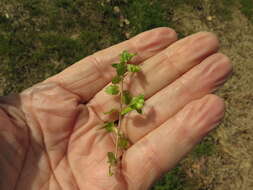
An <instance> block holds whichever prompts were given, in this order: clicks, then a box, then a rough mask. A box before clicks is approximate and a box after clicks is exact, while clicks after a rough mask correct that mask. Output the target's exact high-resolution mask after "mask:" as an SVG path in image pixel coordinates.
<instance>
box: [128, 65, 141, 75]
mask: <svg viewBox="0 0 253 190" xmlns="http://www.w3.org/2000/svg"><path fill="white" fill-rule="evenodd" d="M127 70H128V71H129V72H133V73H135V72H140V71H141V68H140V67H139V66H138V65H133V64H127Z"/></svg>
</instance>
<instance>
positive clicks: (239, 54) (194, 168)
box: [176, 4, 253, 190]
mask: <svg viewBox="0 0 253 190" xmlns="http://www.w3.org/2000/svg"><path fill="white" fill-rule="evenodd" d="M188 8H189V7H184V8H183V9H182V8H180V9H178V10H176V14H177V16H176V19H177V22H178V25H177V26H176V28H177V29H178V31H180V32H183V33H185V34H191V33H194V32H198V31H211V32H214V33H215V34H217V35H218V37H219V39H220V43H221V52H223V53H225V54H226V55H228V56H229V57H230V59H231V60H232V64H233V68H234V73H233V75H232V77H231V78H230V80H229V81H228V82H227V83H226V84H225V86H224V87H222V88H221V89H220V90H219V91H218V92H217V94H219V95H220V96H221V97H223V98H224V99H225V102H226V105H227V111H226V116H225V119H224V121H223V123H222V124H221V125H220V126H219V128H218V129H217V130H216V131H215V132H214V133H213V134H212V137H213V138H214V139H215V142H216V143H217V149H218V150H217V151H216V153H215V154H213V155H212V156H208V157H202V158H201V159H198V160H195V161H194V160H192V159H190V158H188V159H186V160H185V161H184V162H183V165H185V167H186V168H188V169H187V170H188V171H187V173H188V177H190V178H192V179H194V180H195V181H196V183H195V184H194V186H193V187H191V188H190V189H194V190H197V189H198V190H200V189H201V190H207V189H208V190H209V189H210V190H239V189H240V190H251V189H253V25H252V23H250V22H249V21H248V20H247V18H246V17H244V16H243V15H242V14H241V12H240V11H239V10H237V9H236V8H234V9H235V10H233V11H232V12H233V15H232V19H231V20H229V21H224V20H220V19H218V18H216V17H215V16H213V15H211V10H210V8H209V7H208V4H207V5H206V7H205V12H204V13H203V12H202V13H201V14H200V13H198V12H191V11H185V10H186V9H188ZM189 164H190V167H189ZM186 165H187V166H186Z"/></svg>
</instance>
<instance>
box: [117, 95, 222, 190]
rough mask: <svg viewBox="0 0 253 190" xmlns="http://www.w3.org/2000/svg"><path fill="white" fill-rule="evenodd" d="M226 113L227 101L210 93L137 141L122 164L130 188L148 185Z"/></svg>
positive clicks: (171, 165) (184, 153)
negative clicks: (225, 104)
mask: <svg viewBox="0 0 253 190" xmlns="http://www.w3.org/2000/svg"><path fill="white" fill-rule="evenodd" d="M223 114H224V103H223V101H222V100H221V99H220V98H218V97H217V96H215V95H207V96H205V97H204V98H202V99H200V100H196V101H193V102H191V103H190V104H188V105H187V106H186V107H185V108H184V109H183V110H181V111H180V112H179V113H177V114H176V115H175V116H174V117H173V118H171V119H169V120H167V121H166V122H165V123H163V124H162V125H161V126H160V127H159V128H157V129H155V130H154V131H152V132H151V133H149V134H148V135H147V136H145V137H144V138H143V139H141V140H140V141H139V142H137V143H136V144H135V145H133V146H132V147H131V148H130V149H128V151H127V152H126V154H125V155H124V157H123V166H122V168H123V172H124V173H125V174H126V175H127V183H128V184H129V185H130V186H129V189H136V190H137V189H148V187H149V186H150V185H151V184H152V183H153V182H154V180H155V179H157V178H158V177H159V176H160V175H161V174H162V173H164V172H166V171H168V170H169V169H171V168H173V167H174V166H175V165H176V164H177V163H178V162H179V161H180V160H181V159H182V158H183V157H184V156H185V155H186V154H187V153H188V152H189V151H190V150H191V149H192V148H193V147H194V146H195V145H196V144H197V143H198V142H199V141H200V140H201V139H202V137H204V136H205V135H207V133H208V132H209V131H211V130H212V129H213V128H214V127H215V126H216V125H217V124H218V123H219V122H220V120H221V118H222V117H223ZM136 171H139V172H136ZM131 185H133V186H131Z"/></svg>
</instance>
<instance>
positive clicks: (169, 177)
mask: <svg viewBox="0 0 253 190" xmlns="http://www.w3.org/2000/svg"><path fill="white" fill-rule="evenodd" d="M184 185H185V173H184V171H183V170H182V169H181V168H180V167H176V168H174V169H173V170H172V171H171V172H169V173H167V174H165V175H164V176H163V177H162V178H161V179H160V180H158V181H157V182H156V184H155V185H154V186H153V188H152V190H184Z"/></svg>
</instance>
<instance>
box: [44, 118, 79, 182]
mask: <svg viewBox="0 0 253 190" xmlns="http://www.w3.org/2000/svg"><path fill="white" fill-rule="evenodd" d="M75 115H76V117H75V118H77V117H78V116H77V114H75ZM73 121H76V119H74V120H73ZM73 126H75V125H73ZM40 128H41V127H40ZM70 129H71V130H70V132H69V135H68V136H67V137H65V139H69V140H68V142H67V147H66V150H65V151H64V152H65V153H63V157H62V158H61V159H60V160H59V161H58V163H57V164H56V166H55V167H54V168H53V167H52V166H51V165H52V164H51V163H50V168H51V172H52V174H51V175H53V178H55V181H56V182H57V184H58V185H59V186H60V187H61V184H60V183H59V182H58V180H57V178H56V175H55V170H57V168H58V166H59V165H60V163H61V162H62V160H64V155H66V153H67V152H68V146H69V141H70V137H71V135H72V133H73V130H74V127H73V128H70ZM42 133H43V130H42ZM61 141H62V139H60V140H59V142H61ZM44 146H45V143H44ZM53 146H57V144H54V145H53ZM45 148H46V154H47V156H48V158H50V156H49V152H48V149H47V147H46V146H45ZM48 161H49V162H50V159H48ZM72 175H73V172H72ZM50 178H51V177H50ZM50 178H49V179H50ZM49 186H50V184H49Z"/></svg>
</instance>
